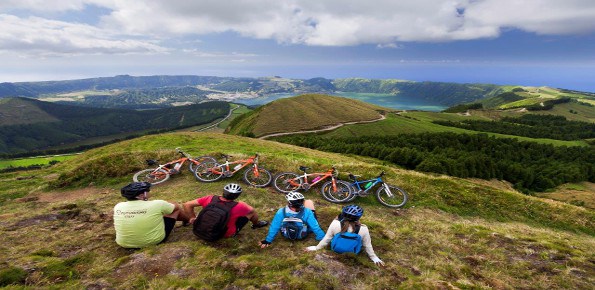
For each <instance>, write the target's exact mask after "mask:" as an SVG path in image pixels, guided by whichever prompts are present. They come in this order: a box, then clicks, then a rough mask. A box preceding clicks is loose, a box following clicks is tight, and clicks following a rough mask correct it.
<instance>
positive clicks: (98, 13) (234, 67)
mask: <svg viewBox="0 0 595 290" xmlns="http://www.w3.org/2000/svg"><path fill="white" fill-rule="evenodd" d="M122 74H128V75H135V76H143V75H209V76H227V77H266V76H282V77H288V78H301V79H309V78H314V77H326V78H350V77H361V78H375V79H404V80H414V81H445V82H458V83H493V84H502V85H506V84H508V85H526V86H550V87H559V88H566V89H574V90H582V91H588V92H595V0H563V1H562V0H366V1H362V0H302V1H299V0H226V1H221V0H219V1H213V0H193V1H190V0H142V1H136V0H126V1H124V0H2V1H0V82H22V81H46V80H65V79H80V78H89V77H106V76H115V75H122Z"/></svg>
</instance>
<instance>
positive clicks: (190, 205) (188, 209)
mask: <svg viewBox="0 0 595 290" xmlns="http://www.w3.org/2000/svg"><path fill="white" fill-rule="evenodd" d="M197 206H200V204H199V203H198V200H197V199H194V200H191V201H187V202H185V203H184V205H183V208H184V212H185V213H186V214H187V215H188V216H189V217H190V223H194V220H195V219H196V213H194V208H195V207H197Z"/></svg>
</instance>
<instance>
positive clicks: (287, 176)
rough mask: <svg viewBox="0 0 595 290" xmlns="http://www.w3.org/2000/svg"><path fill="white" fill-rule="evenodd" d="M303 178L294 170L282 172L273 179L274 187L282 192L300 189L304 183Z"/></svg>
mask: <svg viewBox="0 0 595 290" xmlns="http://www.w3.org/2000/svg"><path fill="white" fill-rule="evenodd" d="M302 182H303V181H302V179H301V178H300V176H299V175H297V174H295V173H293V172H282V173H279V174H277V176H275V179H273V187H274V188H275V189H276V190H277V191H279V192H282V193H289V192H291V191H295V190H298V189H299V188H300V187H301V185H302Z"/></svg>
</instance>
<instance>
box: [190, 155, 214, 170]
mask: <svg viewBox="0 0 595 290" xmlns="http://www.w3.org/2000/svg"><path fill="white" fill-rule="evenodd" d="M192 160H194V161H197V162H198V163H197V164H196V165H198V164H200V163H203V162H207V161H211V162H217V159H215V158H213V157H211V156H206V155H205V156H200V157H196V158H192V159H190V160H188V163H189V164H188V170H190V172H194V168H195V167H196V165H194V162H192Z"/></svg>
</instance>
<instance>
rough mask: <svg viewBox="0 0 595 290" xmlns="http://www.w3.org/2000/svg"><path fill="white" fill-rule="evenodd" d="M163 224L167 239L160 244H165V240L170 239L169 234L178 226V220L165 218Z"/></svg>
mask: <svg viewBox="0 0 595 290" xmlns="http://www.w3.org/2000/svg"><path fill="white" fill-rule="evenodd" d="M163 223H164V224H165V238H163V240H162V241H161V242H160V243H163V242H165V240H167V237H169V234H170V233H171V231H172V230H173V229H174V226H175V225H176V219H174V218H170V217H163Z"/></svg>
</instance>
